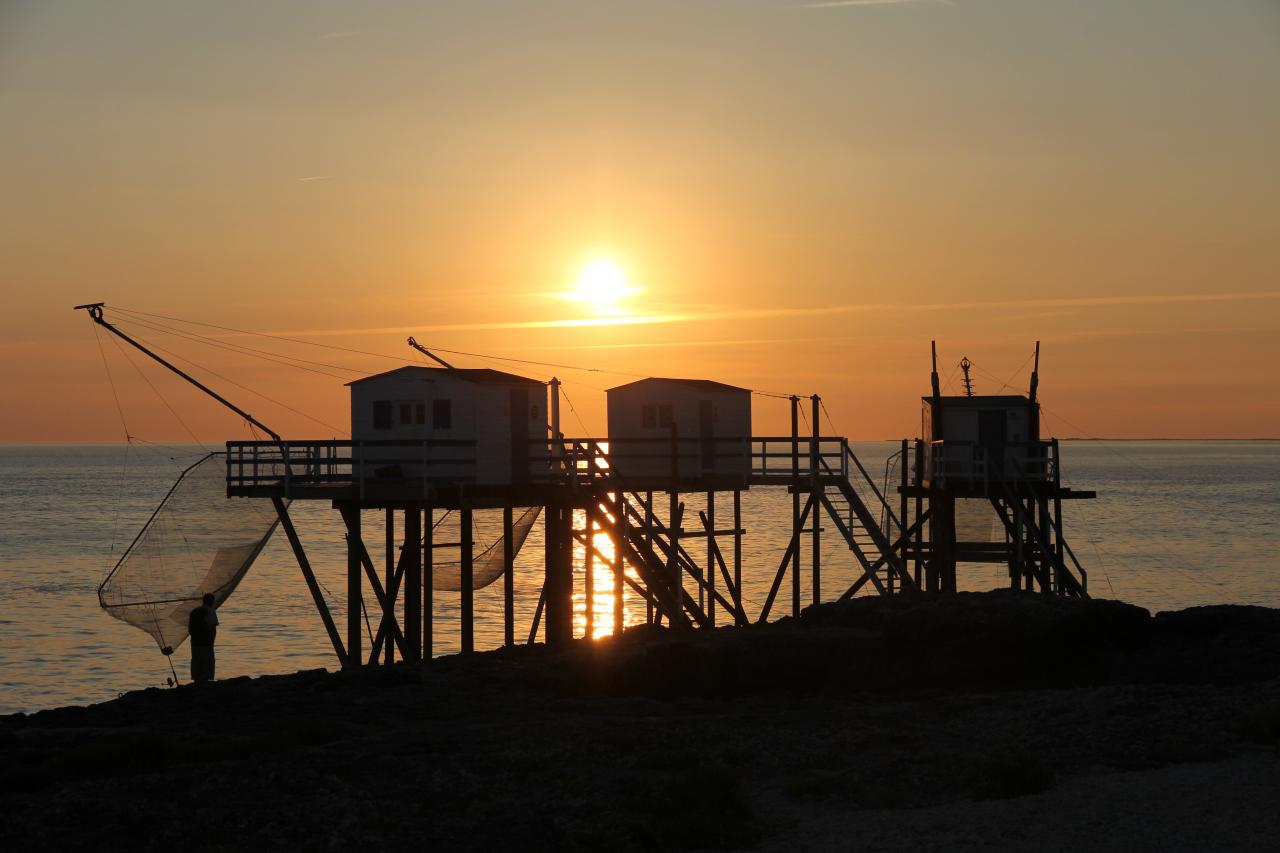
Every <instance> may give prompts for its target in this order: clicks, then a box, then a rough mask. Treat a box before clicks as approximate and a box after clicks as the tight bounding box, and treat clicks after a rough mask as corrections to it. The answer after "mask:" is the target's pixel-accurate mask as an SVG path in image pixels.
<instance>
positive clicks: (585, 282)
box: [567, 257, 637, 314]
mask: <svg viewBox="0 0 1280 853" xmlns="http://www.w3.org/2000/svg"><path fill="white" fill-rule="evenodd" d="M636 290H637V288H634V287H632V286H631V285H630V284H629V283H628V281H627V274H626V272H625V271H624V270H623V269H622V267H621V266H620V265H619V264H618V263H617V262H616V261H614V260H613V259H612V258H604V257H601V258H593V259H592V260H590V261H588V262H587V263H586V264H585V265H584V266H583V267H582V270H581V271H580V272H579V273H578V279H577V281H576V282H575V283H574V288H573V290H572V291H571V292H570V293H568V294H567V296H568V297H569V298H570V299H572V300H573V301H575V302H584V303H586V304H587V305H589V306H591V308H592V310H594V311H595V312H596V313H597V314H618V313H622V311H623V309H622V303H623V301H625V300H626V298H627V297H628V296H630V295H631V294H632V293H635V292H636Z"/></svg>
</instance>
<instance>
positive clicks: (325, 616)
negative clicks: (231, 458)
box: [271, 497, 347, 667]
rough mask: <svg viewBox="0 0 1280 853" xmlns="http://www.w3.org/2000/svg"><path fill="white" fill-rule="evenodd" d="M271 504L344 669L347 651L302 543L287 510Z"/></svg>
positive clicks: (275, 500)
mask: <svg viewBox="0 0 1280 853" xmlns="http://www.w3.org/2000/svg"><path fill="white" fill-rule="evenodd" d="M271 503H272V505H273V506H274V507H275V508H276V516H277V517H278V518H279V519H280V526H281V527H282V528H283V529H284V535H285V536H286V537H287V538H288V540H289V547H290V548H292V549H293V556H294V558H295V559H296V560H297V561H298V568H299V569H300V570H301V571H302V577H303V580H305V581H306V582H307V589H308V590H309V591H310V592H311V600H312V601H313V602H315V605H316V610H317V611H319V613H320V621H321V622H323V623H324V630H325V633H327V634H328V635H329V642H330V643H332V644H333V651H334V654H336V655H337V656H338V663H339V664H340V665H341V666H344V667H345V666H346V665H347V650H346V649H345V648H343V646H342V637H341V636H339V634H338V627H337V626H336V625H335V624H334V623H333V614H331V613H330V612H329V604H328V602H326V601H325V598H324V595H323V593H321V591H320V583H319V582H318V581H317V580H316V575H315V572H313V571H312V570H311V561H310V560H308V559H307V552H306V551H305V550H304V549H303V547H302V541H301V540H300V539H299V538H298V532H297V531H296V530H295V529H294V527H293V519H291V518H290V517H289V508H288V507H287V506H286V505H285V502H284V501H283V500H282V499H280V498H278V497H273V498H272V499H271Z"/></svg>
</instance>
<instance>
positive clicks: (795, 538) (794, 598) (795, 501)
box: [791, 395, 804, 617]
mask: <svg viewBox="0 0 1280 853" xmlns="http://www.w3.org/2000/svg"><path fill="white" fill-rule="evenodd" d="M802 527H804V522H803V521H802V520H801V518H800V398H799V397H796V396H795V395H792V397H791V615H792V616H797V617H798V616H799V615H800V530H801V528H802Z"/></svg>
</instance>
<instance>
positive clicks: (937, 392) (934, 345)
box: [929, 341, 942, 399]
mask: <svg viewBox="0 0 1280 853" xmlns="http://www.w3.org/2000/svg"><path fill="white" fill-rule="evenodd" d="M929 348H930V350H931V351H932V352H933V372H932V373H930V374H929V384H930V386H931V387H932V388H933V396H934V399H937V398H938V397H941V396H942V385H941V384H940V383H939V382H938V342H937V341H929Z"/></svg>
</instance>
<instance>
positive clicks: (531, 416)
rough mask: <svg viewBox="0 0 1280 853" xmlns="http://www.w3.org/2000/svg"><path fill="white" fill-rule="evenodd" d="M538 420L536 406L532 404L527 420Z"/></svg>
mask: <svg viewBox="0 0 1280 853" xmlns="http://www.w3.org/2000/svg"><path fill="white" fill-rule="evenodd" d="M537 419H538V404H537V403H534V404H533V405H532V406H530V407H529V420H531V421H536V420H537Z"/></svg>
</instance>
